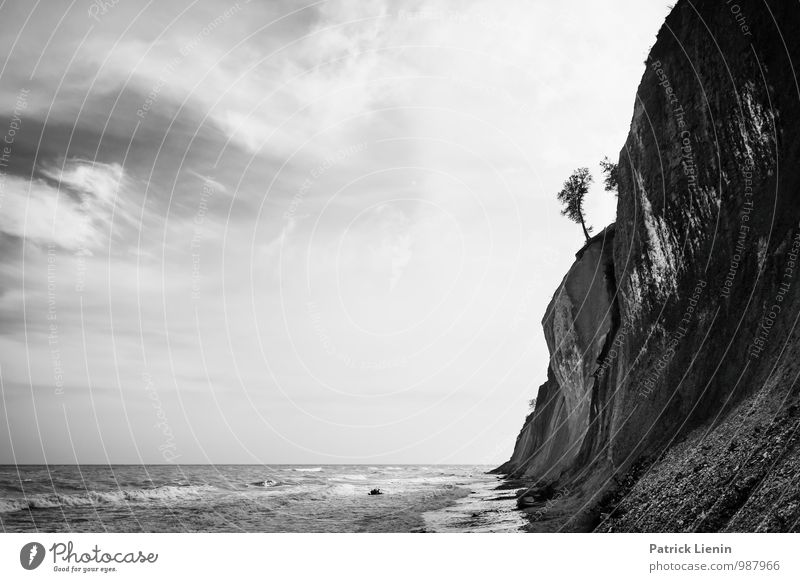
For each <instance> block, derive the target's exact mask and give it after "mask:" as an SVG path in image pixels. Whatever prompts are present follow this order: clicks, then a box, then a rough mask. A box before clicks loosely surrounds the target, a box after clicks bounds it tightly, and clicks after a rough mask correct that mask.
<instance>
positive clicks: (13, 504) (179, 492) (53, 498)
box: [0, 485, 217, 513]
mask: <svg viewBox="0 0 800 582" xmlns="http://www.w3.org/2000/svg"><path fill="white" fill-rule="evenodd" d="M211 491H217V489H216V487H212V486H210V485H191V486H184V487H175V486H173V485H165V486H163V487H154V488H153V489H119V490H117V491H94V490H89V491H86V492H85V493H80V494H70V495H64V494H60V493H55V494H36V495H29V496H27V497H25V498H23V499H0V513H13V512H15V511H22V510H24V509H47V508H54V507H90V506H95V505H121V504H126V503H137V502H144V501H172V502H180V501H184V500H191V501H196V500H197V498H198V497H199V496H201V495H203V494H204V493H209V492H211Z"/></svg>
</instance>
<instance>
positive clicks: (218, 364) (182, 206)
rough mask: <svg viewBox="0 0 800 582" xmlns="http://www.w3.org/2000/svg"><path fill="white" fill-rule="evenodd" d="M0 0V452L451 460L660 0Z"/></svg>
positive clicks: (521, 389) (478, 414)
mask: <svg viewBox="0 0 800 582" xmlns="http://www.w3.org/2000/svg"><path fill="white" fill-rule="evenodd" d="M499 6H501V5H500V4H498V3H496V2H489V1H488V0H475V1H471V2H455V1H452V2H446V1H445V2H437V3H435V4H434V3H422V2H413V1H408V2H407V1H405V0H402V1H398V2H387V1H381V0H377V1H369V2H356V1H354V0H353V1H349V2H340V1H321V2H314V3H305V2H302V1H285V0H284V1H270V2H256V1H253V2H247V1H245V0H239V1H238V2H225V1H208V2H207V1H196V2H189V1H185V0H178V1H174V2H172V1H171V2H161V3H155V2H149V3H145V2H128V1H120V2H105V3H103V2H96V1H95V2H85V1H78V0H75V1H73V2H67V1H59V2H41V1H37V2H22V1H21V0H19V1H11V2H4V3H3V4H2V7H0V55H2V57H0V59H3V60H0V407H1V408H2V410H1V411H0V463H2V464H14V463H17V464H23V463H45V462H47V463H76V462H78V463H109V462H111V463H184V464H186V463H263V464H278V463H281V464H282V463H298V464H320V463H367V464H378V463H426V464H428V463H475V464H495V465H496V464H499V463H501V462H503V461H505V460H506V459H507V458H508V457H509V456H510V454H511V450H512V448H513V445H514V439H515V438H516V435H517V433H518V431H519V429H520V427H521V425H522V422H523V420H524V418H525V415H526V413H527V411H528V402H529V400H530V399H531V398H533V397H534V396H535V395H536V390H537V388H538V386H539V385H540V384H541V383H542V382H543V381H544V380H545V378H546V369H547V361H548V353H547V348H546V344H545V341H544V336H543V333H542V330H541V324H540V321H541V318H542V316H543V314H544V311H545V309H546V307H547V304H548V302H549V300H550V298H551V296H552V294H553V293H554V291H555V290H556V288H557V286H558V284H559V282H560V280H561V278H562V277H563V276H564V274H565V273H566V271H567V270H568V268H569V266H570V265H571V263H572V260H573V258H574V253H575V252H576V251H577V250H578V249H579V248H580V246H581V244H582V239H583V235H582V232H581V229H580V227H579V226H577V225H575V224H573V223H571V222H569V221H568V220H567V219H566V218H564V217H563V216H561V214H560V212H559V210H560V208H559V204H558V202H557V200H556V198H555V193H556V192H557V191H558V190H559V189H560V188H561V185H562V183H563V181H564V180H565V179H566V178H567V176H568V175H569V173H570V172H571V171H572V170H573V169H574V168H576V167H578V166H588V167H589V168H590V170H591V171H592V172H593V173H594V174H595V184H594V185H593V187H592V189H591V191H590V193H589V194H588V196H587V201H586V211H587V215H588V221H589V223H590V224H592V225H594V226H595V228H596V231H597V230H600V229H601V228H603V227H604V226H605V225H606V224H608V223H609V222H612V221H613V219H614V214H615V206H616V200H615V197H614V195H613V194H612V193H608V192H605V191H604V190H603V188H602V179H601V176H600V168H599V164H598V162H599V161H600V160H601V159H602V158H603V157H604V156H609V157H610V158H612V159H617V157H618V155H619V151H620V149H621V147H622V145H623V143H624V140H625V137H626V135H627V131H628V128H629V125H630V119H631V114H632V111H633V105H634V100H635V93H636V87H637V85H638V82H639V79H640V78H641V75H642V73H643V72H644V66H643V61H644V59H645V57H646V55H647V52H648V50H649V47H650V46H651V45H652V44H653V42H654V41H655V35H656V32H657V31H658V28H659V27H660V25H661V22H662V21H663V19H664V17H665V16H666V13H667V10H668V9H667V7H666V5H665V4H664V3H661V2H652V1H648V2H641V1H635V0H630V1H618V2H604V3H597V2H590V1H581V2H551V1H543V0H541V1H528V0H524V1H516V2H515V1H511V2H503V3H502V11H500V10H499V9H498V7H499Z"/></svg>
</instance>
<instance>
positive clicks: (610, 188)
mask: <svg viewBox="0 0 800 582" xmlns="http://www.w3.org/2000/svg"><path fill="white" fill-rule="evenodd" d="M600 168H601V169H602V170H603V174H604V175H605V178H603V181H604V182H605V186H606V192H614V193H618V189H619V168H618V167H617V164H616V163H614V162H612V161H611V160H609V159H608V156H606V157H604V158H603V159H602V160H600Z"/></svg>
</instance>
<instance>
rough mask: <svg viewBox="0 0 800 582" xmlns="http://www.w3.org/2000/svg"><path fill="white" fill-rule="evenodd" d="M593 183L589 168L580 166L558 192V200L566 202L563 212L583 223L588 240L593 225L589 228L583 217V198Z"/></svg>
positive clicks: (573, 219) (582, 226)
mask: <svg viewBox="0 0 800 582" xmlns="http://www.w3.org/2000/svg"><path fill="white" fill-rule="evenodd" d="M591 183H592V175H591V174H590V173H589V168H578V169H577V170H575V171H574V172H572V175H571V176H570V177H569V178H568V179H567V181H566V182H564V188H563V189H562V190H561V192H559V193H558V194H557V196H558V200H559V201H560V202H561V203H562V204H564V208H563V209H562V210H561V214H563V215H564V216H566V217H567V218H569V219H570V220H572V221H574V222H576V223H578V224H580V225H581V228H583V235H584V236H585V237H586V240H587V241H588V240H589V233H591V232H592V227H591V226H590V227H588V228H587V226H586V221H585V220H584V218H583V198H584V197H585V196H586V193H587V192H589V184H591Z"/></svg>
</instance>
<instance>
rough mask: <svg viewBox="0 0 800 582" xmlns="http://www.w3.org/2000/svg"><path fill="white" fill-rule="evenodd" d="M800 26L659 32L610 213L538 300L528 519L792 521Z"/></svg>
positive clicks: (686, 6)
mask: <svg viewBox="0 0 800 582" xmlns="http://www.w3.org/2000/svg"><path fill="white" fill-rule="evenodd" d="M798 33H800V7H798V6H797V5H796V4H792V3H786V2H779V1H768V2H761V1H759V2H749V1H740V2H738V3H736V4H734V3H725V2H718V1H710V0H700V1H697V0H693V1H692V2H691V3H690V2H688V1H679V2H678V3H677V4H676V6H675V7H674V8H673V10H672V11H671V13H670V14H669V16H668V17H667V19H666V22H665V24H664V25H663V27H662V28H661V30H660V32H659V33H658V37H657V40H656V43H655V44H654V46H653V48H652V49H651V52H650V55H649V56H648V58H647V60H646V62H645V72H644V75H643V77H642V81H641V84H640V86H639V89H638V91H637V95H636V96H635V101H634V110H633V119H632V122H631V127H630V132H629V134H628V138H627V140H626V142H625V145H624V147H623V149H622V151H621V152H620V157H619V201H618V206H617V219H616V223H615V225H614V226H612V227H609V228H608V229H606V230H605V231H604V232H603V233H601V234H600V235H598V236H596V237H594V238H593V239H592V240H591V241H590V242H589V243H588V244H587V245H586V247H584V249H582V250H581V251H580V252H579V253H578V255H577V257H576V261H575V263H574V264H573V265H572V267H571V268H570V269H569V272H568V273H567V275H566V276H565V278H564V280H563V281H562V283H561V285H560V286H559V287H558V289H557V290H556V293H555V294H554V297H553V299H552V301H551V303H550V305H549V306H548V309H547V312H546V315H545V318H544V320H543V322H542V324H543V328H544V334H545V339H546V341H547V345H548V348H549V350H550V354H551V359H550V365H549V369H548V370H547V381H546V382H545V383H544V384H543V385H542V386H541V388H540V389H539V393H538V395H537V405H536V408H535V410H534V412H533V413H532V414H531V415H529V417H528V418H527V419H526V422H525V425H524V426H523V429H522V431H521V433H520V436H519V438H518V439H517V443H516V447H515V450H514V452H513V455H512V457H511V459H510V460H509V461H508V462H507V463H505V464H504V465H503V466H502V467H500V468H499V469H498V471H500V472H502V473H505V474H507V475H509V476H510V477H514V478H518V479H522V480H523V481H524V483H525V484H526V487H524V488H523V490H522V491H520V505H521V506H522V507H525V508H527V511H528V512H529V513H531V514H532V515H534V516H535V518H536V522H535V523H534V524H533V526H532V527H533V529H543V530H553V529H561V530H576V529H577V530H592V529H595V530H599V531H621V530H623V531H640V530H643V531H684V530H686V531H718V530H744V531H750V530H770V531H772V530H777V531H798V530H800V487H798V485H797V482H798V479H797V478H798V477H799V476H800V442H799V441H800V435H799V434H798V432H797V428H798V427H800V412H799V411H800V390H798V387H797V384H796V381H797V378H798V375H800V341H799V340H798V334H800V330H798V326H797V323H798V320H800V262H798V254H799V253H800V176H798V170H800V168H799V167H798V161H800V156H799V155H798V154H799V153H800V152H799V151H798V148H800V82H798V80H797V76H796V74H795V67H796V63H800V34H798ZM555 492H558V496H557V497H558V498H557V501H555V502H552V498H553V496H554V495H555ZM548 499H551V501H548Z"/></svg>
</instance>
